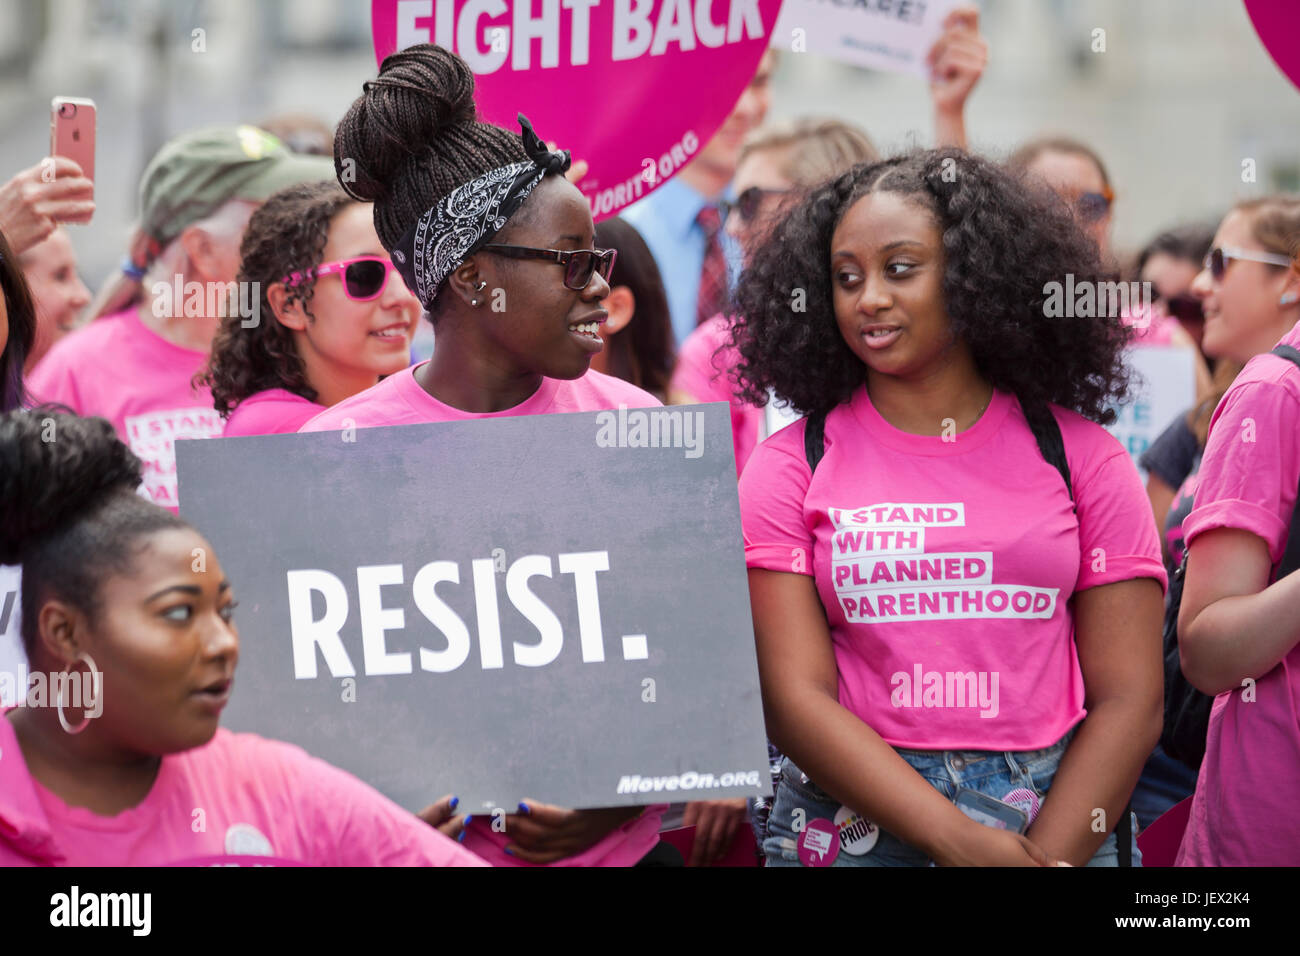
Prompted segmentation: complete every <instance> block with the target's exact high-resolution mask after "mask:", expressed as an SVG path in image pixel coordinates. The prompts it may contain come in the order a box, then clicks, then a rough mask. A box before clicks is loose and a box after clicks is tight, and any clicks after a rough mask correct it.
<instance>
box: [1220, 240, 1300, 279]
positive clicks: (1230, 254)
mask: <svg viewBox="0 0 1300 956" xmlns="http://www.w3.org/2000/svg"><path fill="white" fill-rule="evenodd" d="M1233 259H1245V260H1247V261H1248V262H1263V263H1266V264H1268V265H1270V266H1289V265H1290V264H1291V260H1290V259H1288V258H1287V257H1286V256H1283V255H1279V254H1277V253H1275V252H1249V251H1247V250H1245V249H1232V248H1229V247H1227V246H1223V247H1220V246H1215V247H1214V248H1213V249H1211V250H1210V251H1209V253H1208V254H1207V255H1206V257H1205V262H1204V263H1202V265H1204V267H1205V268H1206V269H1209V270H1210V277H1211V278H1212V279H1214V281H1215V282H1222V281H1223V277H1224V276H1225V275H1226V274H1227V272H1228V263H1230V262H1231V261H1232V260H1233Z"/></svg>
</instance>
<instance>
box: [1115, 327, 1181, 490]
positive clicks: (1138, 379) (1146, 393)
mask: <svg viewBox="0 0 1300 956" xmlns="http://www.w3.org/2000/svg"><path fill="white" fill-rule="evenodd" d="M1126 358H1127V361H1128V366H1129V368H1130V369H1132V371H1133V372H1134V376H1133V386H1132V388H1131V389H1130V394H1131V395H1132V399H1131V400H1130V401H1129V402H1128V404H1126V405H1122V406H1120V408H1119V409H1118V412H1119V418H1118V419H1117V420H1116V421H1115V422H1114V423H1112V424H1111V425H1110V433H1111V434H1112V435H1114V436H1115V437H1116V438H1118V439H1119V441H1120V444H1122V445H1123V446H1124V450H1125V451H1127V452H1128V453H1129V456H1130V457H1131V458H1132V459H1133V464H1134V465H1137V463H1138V458H1140V457H1141V455H1142V453H1143V452H1144V451H1146V450H1147V449H1148V448H1150V447H1151V444H1152V442H1154V441H1155V440H1156V439H1157V438H1159V437H1160V433H1161V432H1163V431H1164V430H1165V429H1166V428H1168V427H1169V425H1170V423H1171V422H1172V421H1173V420H1174V419H1175V418H1176V417H1178V416H1179V415H1181V414H1183V413H1184V412H1186V411H1187V409H1189V408H1191V406H1192V405H1193V403H1195V401H1196V353H1195V352H1194V351H1193V350H1192V349H1190V348H1187V347H1185V346H1179V345H1134V346H1131V347H1130V348H1129V349H1128V351H1127V353H1126ZM1138 472H1139V474H1141V475H1142V480H1143V481H1146V477H1147V473H1146V470H1145V469H1143V468H1141V467H1140V466H1139V467H1138Z"/></svg>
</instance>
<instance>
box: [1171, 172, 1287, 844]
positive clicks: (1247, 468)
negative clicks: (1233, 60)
mask: <svg viewBox="0 0 1300 956" xmlns="http://www.w3.org/2000/svg"><path fill="white" fill-rule="evenodd" d="M1297 249H1300V196H1271V197H1266V198H1263V199H1256V200H1252V201H1250V202H1245V203H1241V204H1239V205H1238V206H1237V207H1236V208H1234V209H1233V210H1232V212H1230V213H1228V215H1227V217H1226V218H1225V219H1224V220H1223V222H1222V223H1221V224H1220V225H1219V231H1218V232H1217V233H1216V234H1215V237H1214V247H1213V248H1212V249H1211V250H1210V253H1209V255H1207V256H1206V258H1205V269H1204V270H1203V271H1202V272H1201V274H1200V275H1198V276H1197V277H1196V280H1195V281H1194V282H1193V283H1192V291H1193V292H1194V293H1195V294H1196V295H1197V296H1199V297H1200V299H1201V302H1202V303H1203V304H1204V306H1205V338H1204V345H1205V348H1206V351H1207V352H1209V353H1210V354H1211V355H1220V356H1222V357H1223V358H1225V359H1227V360H1229V361H1233V362H1239V363H1242V364H1244V365H1245V368H1244V369H1242V371H1241V373H1240V374H1239V375H1238V376H1237V378H1236V380H1235V381H1234V382H1233V383H1232V387H1231V388H1229V389H1228V391H1227V393H1226V394H1225V395H1224V396H1223V399H1222V400H1221V401H1220V402H1219V403H1218V406H1217V408H1215V409H1214V412H1213V417H1212V418H1211V420H1210V422H1209V437H1208V439H1207V440H1206V442H1205V453H1204V455H1203V457H1202V460H1201V466H1200V470H1199V472H1198V473H1197V478H1198V480H1197V484H1196V486H1195V503H1194V505H1193V506H1192V508H1191V513H1190V514H1189V515H1188V516H1187V518H1186V519H1185V520H1184V521H1183V523H1182V537H1183V538H1184V540H1185V541H1186V549H1187V557H1186V568H1185V578H1184V585H1183V600H1182V605H1181V607H1180V611H1179V617H1178V648H1179V653H1180V655H1181V666H1182V670H1183V674H1184V675H1186V677H1187V679H1188V681H1190V682H1191V683H1192V685H1193V686H1195V687H1197V688H1198V689H1199V690H1201V691H1202V692H1204V693H1206V694H1209V695H1213V696H1214V697H1215V699H1214V703H1213V706H1212V707H1211V709H1210V715H1209V721H1208V727H1207V729H1206V738H1205V756H1204V758H1203V759H1202V761H1201V767H1200V773H1199V776H1198V777H1197V781H1196V794H1195V796H1194V797H1193V800H1192V809H1191V814H1190V818H1189V820H1188V824H1187V830H1186V832H1185V834H1184V835H1183V842H1182V845H1181V846H1180V848H1179V853H1178V861H1177V865H1179V866H1294V865H1295V863H1296V861H1297V860H1300V813H1297V811H1296V804H1295V794H1296V792H1297V791H1298V790H1300V724H1298V723H1297V720H1296V702H1297V701H1300V644H1298V643H1297V641H1296V635H1297V634H1300V575H1296V574H1287V575H1286V576H1284V577H1281V578H1278V579H1275V575H1276V572H1277V569H1278V567H1279V564H1281V562H1282V557H1283V554H1284V549H1286V550H1289V549H1290V547H1291V546H1292V545H1293V542H1291V541H1289V538H1290V536H1291V535H1290V529H1291V528H1292V527H1294V518H1293V514H1294V511H1295V508H1296V505H1297V504H1300V502H1297V501H1296V487H1297V482H1298V481H1300V441H1298V440H1297V438H1298V436H1300V432H1298V431H1297V429H1296V421H1297V419H1300V370H1297V369H1296V367H1295V365H1293V364H1292V363H1291V362H1289V361H1287V360H1286V359H1284V358H1282V357H1281V356H1278V355H1271V354H1268V353H1269V352H1270V351H1271V350H1272V349H1273V347H1274V346H1275V345H1277V346H1288V347H1290V348H1291V349H1296V348H1300V326H1298V325H1297V322H1298V320H1300V268H1297V267H1296V266H1295V265H1292V267H1291V268H1288V263H1293V262H1294V260H1293V258H1292V257H1293V256H1294V255H1295V254H1296V250H1297ZM1279 340H1280V341H1279Z"/></svg>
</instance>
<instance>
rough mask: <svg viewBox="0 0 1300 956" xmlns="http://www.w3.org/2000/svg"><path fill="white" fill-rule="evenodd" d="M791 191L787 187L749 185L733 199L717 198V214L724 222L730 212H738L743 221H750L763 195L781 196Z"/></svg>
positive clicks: (756, 213)
mask: <svg viewBox="0 0 1300 956" xmlns="http://www.w3.org/2000/svg"><path fill="white" fill-rule="evenodd" d="M788 192H791V190H789V189H763V188H762V187H760V186H750V187H749V188H748V189H746V190H745V191H744V192H743V193H741V194H740V195H739V196H737V197H736V198H735V199H720V200H718V214H719V215H720V216H721V217H722V222H723V223H725V222H726V221H727V219H728V218H730V216H731V214H732V213H733V212H734V213H738V214H739V215H740V218H741V220H742V221H744V222H752V221H753V219H754V217H755V216H757V215H758V208H759V206H760V205H762V202H763V197H764V196H783V195H785V194H786V193H788Z"/></svg>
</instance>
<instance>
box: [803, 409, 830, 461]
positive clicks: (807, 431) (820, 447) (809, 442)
mask: <svg viewBox="0 0 1300 956" xmlns="http://www.w3.org/2000/svg"><path fill="white" fill-rule="evenodd" d="M803 453H804V457H805V458H807V459H808V470H809V471H816V470H817V465H818V464H819V463H820V462H821V460H822V457H823V456H824V455H825V454H826V413H825V412H813V413H812V414H811V415H809V416H808V417H807V418H805V419H804V430H803Z"/></svg>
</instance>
